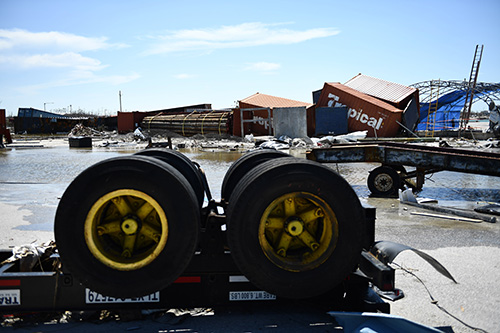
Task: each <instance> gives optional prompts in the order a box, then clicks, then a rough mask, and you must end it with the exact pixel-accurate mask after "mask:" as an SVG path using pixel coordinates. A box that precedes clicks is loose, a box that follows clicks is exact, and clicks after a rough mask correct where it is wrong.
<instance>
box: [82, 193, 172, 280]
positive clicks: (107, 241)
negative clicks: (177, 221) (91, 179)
mask: <svg viewBox="0 0 500 333" xmlns="http://www.w3.org/2000/svg"><path fill="white" fill-rule="evenodd" d="M84 234H85V241H86V243H87V246H88V248H89V250H90V252H91V253H92V254H93V255H94V257H96V258H97V259H98V260H99V261H100V262H102V263H103V264H105V265H106V266H109V267H111V268H114V269H116V270H121V271H131V270H136V269H139V268H141V267H144V266H146V265H148V264H149V263H151V262H152V261H153V260H155V258H156V257H158V256H159V255H160V253H161V252H162V251H163V249H164V248H165V244H166V243H167V238H168V222H167V216H166V215H165V212H164V211H163V208H162V207H161V206H160V205H159V204H158V202H157V201H156V200H155V199H153V198H152V197H150V196H149V195H147V194H146V193H144V192H141V191H137V190H132V189H121V190H116V191H113V192H109V193H107V194H105V195H103V196H102V197H101V198H99V199H98V200H97V201H96V202H95V203H94V204H93V205H92V208H91V209H90V211H89V212H88V214H87V218H86V220H85V226H84Z"/></svg>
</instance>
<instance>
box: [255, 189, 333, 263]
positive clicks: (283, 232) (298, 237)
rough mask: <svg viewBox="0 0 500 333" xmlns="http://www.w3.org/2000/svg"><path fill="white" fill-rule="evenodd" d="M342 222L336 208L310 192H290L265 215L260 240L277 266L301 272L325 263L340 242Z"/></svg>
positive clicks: (267, 209) (272, 205)
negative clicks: (339, 231) (334, 210)
mask: <svg viewBox="0 0 500 333" xmlns="http://www.w3.org/2000/svg"><path fill="white" fill-rule="evenodd" d="M337 237H338V223H337V218H336V216H335V214H334V212H333V210H332V208H331V207H330V206H329V205H328V204H327V203H326V202H325V201H324V200H322V199H321V198H320V197H318V196H316V195H314V194H311V193H306V192H293V193H287V194H285V195H282V196H280V197H279V198H277V199H276V200H274V201H273V202H272V203H271V204H270V205H269V206H268V207H267V208H266V210H265V211H264V213H263V214H262V217H261V220H260V224H259V243H260V246H261V248H262V250H263V251H264V253H265V255H266V257H267V258H268V259H269V260H270V261H271V262H272V263H274V264H275V265H276V266H278V267H280V268H283V269H285V270H287V271H291V272H301V271H307V270H310V269H313V268H315V267H318V266H319V265H321V264H322V263H323V262H325V260H327V259H328V258H329V257H330V255H331V254H332V252H333V250H334V249H335V246H336V244H337Z"/></svg>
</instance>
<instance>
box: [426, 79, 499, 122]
mask: <svg viewBox="0 0 500 333" xmlns="http://www.w3.org/2000/svg"><path fill="white" fill-rule="evenodd" d="M492 90H495V89H491V90H488V89H486V90H483V91H481V92H476V93H474V100H475V99H477V98H479V97H480V96H483V95H487V94H489V93H490V92H491V91H492ZM466 95H467V91H466V90H455V91H452V92H450V93H448V94H446V95H443V96H441V97H439V98H438V101H437V102H438V108H437V111H436V112H435V113H432V114H431V117H430V118H429V117H428V113H429V103H420V119H419V123H418V125H417V128H416V130H417V131H426V130H427V131H443V130H453V129H458V128H459V126H460V113H461V112H462V109H463V108H464V105H465V97H466ZM435 103H436V101H435V100H434V101H432V102H431V104H432V107H434V106H435ZM433 117H435V120H434V119H433Z"/></svg>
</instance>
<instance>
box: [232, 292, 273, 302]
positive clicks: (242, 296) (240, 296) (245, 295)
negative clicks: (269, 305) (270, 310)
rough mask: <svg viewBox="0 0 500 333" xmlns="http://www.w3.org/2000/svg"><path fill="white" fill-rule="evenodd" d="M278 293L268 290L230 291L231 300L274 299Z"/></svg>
mask: <svg viewBox="0 0 500 333" xmlns="http://www.w3.org/2000/svg"><path fill="white" fill-rule="evenodd" d="M275 299H276V295H273V294H270V293H268V292H266V291H230V292H229V300H230V301H272V300H275Z"/></svg>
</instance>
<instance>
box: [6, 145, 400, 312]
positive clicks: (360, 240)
mask: <svg viewBox="0 0 500 333" xmlns="http://www.w3.org/2000/svg"><path fill="white" fill-rule="evenodd" d="M222 193H224V194H223V198H222V200H221V201H220V202H216V201H215V200H213V198H212V197H211V194H210V190H209V188H208V184H207V181H206V178H205V177H204V173H203V172H202V170H201V169H200V168H199V166H197V164H195V163H193V162H191V161H190V160H189V159H188V158H186V157H185V156H184V155H182V154H180V153H177V152H175V151H172V150H164V149H149V150H145V151H142V152H139V153H136V154H134V155H131V156H122V157H117V158H112V159H109V160H105V161H102V162H99V163H97V164H95V165H93V166H91V167H89V168H88V169H87V170H85V171H84V172H82V173H81V174H80V175H79V176H78V177H77V178H76V179H75V180H74V181H73V182H72V183H71V184H70V185H69V187H68V188H67V190H66V191H65V193H64V195H63V197H62V198H61V201H60V204H59V206H58V208H57V213H56V218H55V226H54V228H55V237H56V243H57V252H53V253H52V255H50V254H49V256H47V257H46V258H45V259H48V260H49V261H50V262H51V265H52V266H51V267H52V270H51V269H47V267H45V269H44V271H43V272H39V273H20V272H19V267H20V266H19V263H16V262H14V263H10V264H6V265H3V266H1V269H0V285H1V286H2V288H1V289H2V290H1V292H2V295H3V297H4V300H7V299H8V302H9V304H7V305H8V306H7V307H5V308H3V309H5V310H8V311H15V310H19V311H24V310H28V309H31V310H37V309H38V310H40V309H43V310H62V309H66V310H67V309H70V310H71V309H72V310H76V309H98V308H112V307H115V308H117V307H120V308H123V307H136V308H137V307H148V308H156V307H166V306H213V305H217V304H227V303H231V302H234V301H278V302H281V301H282V302H287V300H290V299H309V300H312V301H314V302H316V303H317V304H325V305H327V306H328V307H329V308H330V309H344V310H346V309H349V310H351V311H383V312H388V311H389V307H388V305H387V304H386V303H384V302H383V301H381V300H380V298H378V296H376V295H375V294H374V293H373V292H371V293H370V292H368V290H369V289H370V285H369V282H372V283H374V284H376V285H377V286H379V288H381V289H383V290H392V289H394V271H393V270H392V268H390V267H389V266H387V265H386V264H385V263H383V262H381V261H380V260H379V259H377V257H376V251H374V252H369V250H370V249H371V248H372V247H374V245H375V241H374V239H375V234H374V230H375V227H374V222H375V209H374V208H372V207H363V206H362V205H361V203H360V201H359V199H358V197H357V196H356V194H355V193H354V191H353V189H352V188H351V187H350V185H349V184H348V183H347V182H346V181H345V180H344V179H343V178H342V177H341V176H340V175H338V174H336V173H335V172H333V170H332V169H330V168H327V167H325V166H322V165H321V164H319V163H316V162H312V161H307V160H303V159H298V158H293V157H290V156H289V155H286V154H280V153H279V152H274V151H258V152H254V153H250V154H246V155H244V156H243V157H242V158H240V160H238V161H237V162H235V163H234V164H233V165H232V166H231V168H230V169H229V170H228V172H227V173H226V176H225V178H224V181H223V184H222ZM204 199H206V200H204ZM4 255H5V254H3V256H4ZM37 262H38V261H37ZM54 263H55V265H54ZM61 265H62V266H61ZM16 268H17V271H16Z"/></svg>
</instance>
